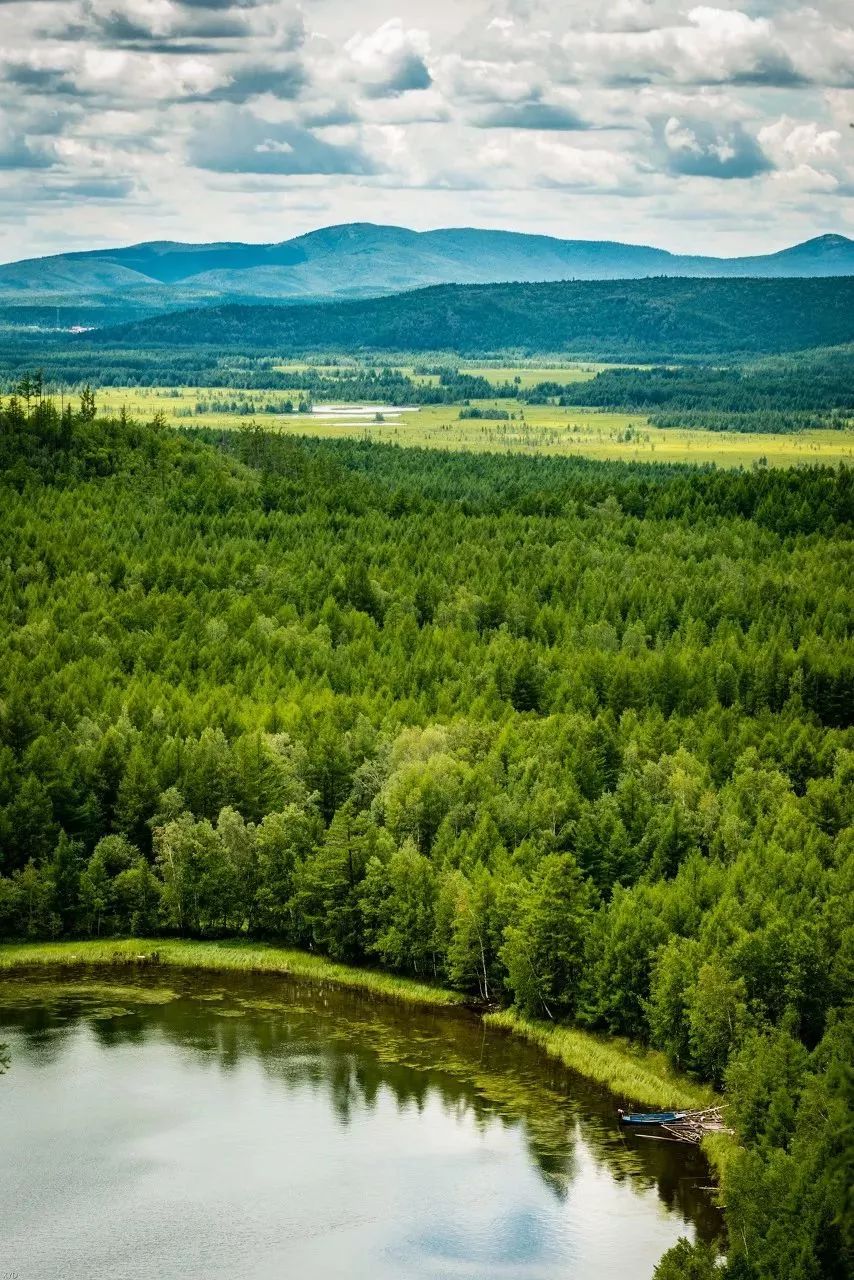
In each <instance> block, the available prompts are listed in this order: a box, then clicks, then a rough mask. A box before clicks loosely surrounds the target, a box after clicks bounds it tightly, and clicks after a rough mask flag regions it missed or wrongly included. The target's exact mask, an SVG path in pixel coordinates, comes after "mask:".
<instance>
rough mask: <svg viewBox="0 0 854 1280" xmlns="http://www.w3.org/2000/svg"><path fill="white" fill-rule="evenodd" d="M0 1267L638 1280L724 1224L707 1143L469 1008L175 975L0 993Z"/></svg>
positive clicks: (70, 1275) (183, 1279)
mask: <svg viewBox="0 0 854 1280" xmlns="http://www.w3.org/2000/svg"><path fill="white" fill-rule="evenodd" d="M0 1040H2V1041H5V1042H6V1044H7V1045H8V1047H9V1051H10V1056H11V1063H10V1069H9V1071H8V1072H7V1074H6V1075H5V1076H3V1078H2V1079H0V1117H1V1118H2V1132H3V1160H2V1168H0V1204H2V1213H3V1218H4V1225H3V1230H2V1232H0V1251H2V1256H0V1272H3V1273H4V1274H6V1275H8V1274H9V1273H11V1272H14V1273H16V1275H17V1277H18V1278H19V1280H59V1278H62V1280H78V1278H80V1280H83V1278H84V1277H85V1278H86V1280H101V1278H102V1277H110V1278H111V1280H112V1278H113V1277H115V1278H116V1280H132V1278H136V1277H145V1278H146V1280H152V1278H154V1277H157V1278H160V1277H163V1278H164V1280H190V1278H192V1280H196V1278H198V1280H202V1278H204V1280H212V1278H214V1277H232V1278H237V1280H244V1278H245V1280H268V1278H269V1280H274V1278H275V1280H283V1278H291V1277H292V1278H293V1280H338V1278H339V1277H340V1278H341V1280H344V1278H345V1277H346V1278H347V1280H446V1278H448V1280H450V1278H451V1277H453V1278H454V1280H457V1278H462V1277H464V1278H465V1280H493V1278H498V1277H502V1278H503V1277H507V1278H511V1277H512V1280H556V1278H557V1277H562V1278H566V1277H572V1278H573V1280H587V1278H588V1277H589V1278H590V1280H594V1278H595V1280H612V1278H613V1280H617V1278H619V1280H632V1278H633V1277H649V1276H651V1275H652V1271H653V1268H654V1266H655V1263H656V1261H657V1260H658V1258H659V1257H660V1255H661V1254H662V1253H663V1252H664V1250H665V1249H666V1248H667V1247H668V1246H669V1245H671V1244H672V1243H674V1242H675V1241H676V1239H677V1238H678V1237H679V1236H680V1235H688V1236H694V1235H695V1234H699V1235H701V1236H702V1237H703V1238H711V1237H713V1236H714V1235H716V1234H717V1232H718V1231H719V1230H720V1217H719V1215H718V1212H717V1211H716V1210H715V1208H714V1207H713V1204H712V1199H711V1195H710V1193H709V1192H708V1190H707V1184H708V1182H709V1180H710V1178H709V1172H708V1168H707V1166H706V1165H705V1162H704V1160H703V1158H702V1157H701V1156H700V1154H699V1153H698V1152H696V1151H695V1150H693V1149H690V1148H683V1147H681V1146H678V1145H673V1144H668V1143H663V1142H652V1141H643V1140H642V1139H640V1138H637V1137H632V1136H630V1135H627V1134H624V1133H622V1132H621V1131H620V1128H619V1126H618V1125H617V1123H616V1114H615V1107H616V1103H615V1100H614V1099H613V1098H612V1097H610V1096H609V1095H608V1094H607V1093H605V1092H604V1091H602V1090H600V1089H598V1088H596V1087H595V1086H592V1085H591V1084H589V1083H588V1082H586V1081H584V1080H583V1079H581V1078H580V1077H578V1076H576V1075H574V1074H573V1073H571V1072H569V1071H567V1070H566V1069H565V1068H563V1067H561V1066H560V1065H559V1064H556V1063H554V1062H552V1061H550V1060H549V1059H547V1058H545V1057H544V1056H542V1055H541V1054H540V1053H539V1052H538V1051H537V1050H536V1049H534V1048H533V1047H532V1046H529V1045H526V1044H523V1043H521V1042H519V1041H517V1040H514V1039H513V1038H511V1037H510V1036H508V1035H506V1034H505V1033H503V1032H500V1031H498V1030H492V1031H489V1030H485V1029H484V1025H483V1023H482V1022H481V1021H480V1020H479V1019H478V1018H477V1017H475V1015H473V1014H469V1013H467V1012H465V1011H457V1010H436V1009H423V1008H414V1007H411V1006H406V1005H399V1004H390V1003H384V1002H380V1001H378V1000H376V999H375V998H373V997H370V996H367V995H361V994H359V993H354V992H351V991H347V992H342V991H338V990H335V989H331V988H329V987H325V986H321V985H317V984H306V983H304V982H301V981H298V980H291V979H283V978H281V977H272V976H261V975H259V976H254V975H242V974H241V975H233V974H232V975H218V974H217V975H211V974H206V975H197V974H187V973H183V972H177V971H174V970H168V971H167V970H140V971H138V972H137V971H134V970H122V971H116V972H113V971H104V970H100V971H95V970H90V971H88V972H85V973H84V972H81V973H75V974H74V975H73V976H69V974H68V973H63V974H58V973H56V974H45V973H44V972H40V973H39V974H38V975H35V974H26V973H24V974H20V975H15V976H10V977H4V978H3V980H2V982H0Z"/></svg>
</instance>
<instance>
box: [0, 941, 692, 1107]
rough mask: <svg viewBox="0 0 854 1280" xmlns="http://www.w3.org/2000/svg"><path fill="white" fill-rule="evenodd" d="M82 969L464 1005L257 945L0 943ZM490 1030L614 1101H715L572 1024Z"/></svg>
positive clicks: (648, 1058) (511, 1019)
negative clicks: (308, 984) (254, 978)
mask: <svg viewBox="0 0 854 1280" xmlns="http://www.w3.org/2000/svg"><path fill="white" fill-rule="evenodd" d="M83 965H104V966H112V967H130V966H137V965H157V966H162V967H165V968H177V969H202V970H207V971H209V972H213V973H225V972H243V973H268V974H282V975H289V976H293V977H299V978H306V979H309V980H311V981H314V982H328V983H332V984H334V985H335V986H337V987H344V988H350V989H354V990H361V991H367V992H370V993H372V994H374V995H377V996H379V997H381V998H382V999H384V1000H395V1001H400V1002H405V1003H407V1004H415V1005H428V1006H445V1007H449V1006H454V1005H457V1006H458V1005H461V1004H463V997H462V996H461V995H460V994H459V993H458V992H456V991H449V990H447V989H446V988H443V987H439V986H434V985H431V984H430V983H423V982H416V981H414V980H413V979H411V978H399V977H395V976H394V975H392V974H388V973H378V972H377V971H376V970H373V969H356V968H352V967H351V966H348V965H342V964H336V963H334V962H333V961H331V960H326V959H324V958H323V957H321V956H316V955H312V954H310V953H309V952H305V951H295V950H291V949H285V948H282V947H275V946H270V945H266V944H264V943H258V942H243V941H226V942H196V941H186V940H166V939H162V938H130V939H115V940H109V941H95V942H93V941H81V942H39V943H4V944H0V979H2V974H3V973H4V972H6V973H11V972H13V971H15V970H22V969H27V968H45V969H48V968H50V969H55V968H79V967H80V966H83ZM484 1018H485V1022H486V1024H487V1025H488V1026H489V1027H494V1028H498V1029H501V1030H503V1031H506V1032H508V1033H509V1034H513V1035H518V1036H521V1037H522V1038H523V1039H525V1040H528V1041H529V1042H531V1043H532V1044H535V1045H537V1046H538V1047H539V1048H540V1049H541V1050H542V1051H543V1052H544V1053H546V1054H548V1055H549V1056H550V1057H553V1058H556V1059H558V1060H559V1061H560V1062H562V1063H563V1064H564V1065H565V1066H567V1067H569V1068H570V1069H571V1070H573V1071H577V1072H578V1073H579V1075H583V1076H585V1077H586V1078H587V1079H589V1080H593V1081H595V1082H596V1083H597V1084H601V1085H604V1086H605V1087H606V1088H607V1089H609V1090H610V1091H611V1092H612V1093H614V1094H615V1095H616V1096H618V1097H620V1098H623V1099H631V1100H632V1101H634V1102H637V1103H640V1104H642V1105H647V1106H652V1107H661V1106H679V1107H683V1106H684V1107H688V1106H702V1105H704V1104H707V1103H708V1102H710V1101H711V1100H713V1096H714V1095H713V1094H712V1093H711V1091H710V1090H709V1089H708V1088H704V1087H703V1086H701V1085H697V1084H695V1083H694V1082H693V1081H691V1080H689V1079H688V1078H687V1077H685V1076H680V1075H678V1074H677V1073H675V1072H673V1071H672V1070H671V1069H670V1067H669V1066H668V1064H667V1062H666V1060H665V1058H664V1056H663V1054H660V1053H656V1052H654V1051H651V1050H646V1049H642V1048H639V1047H638V1046H636V1045H633V1044H631V1043H630V1042H629V1041H627V1040H618V1039H608V1038H606V1037H604V1036H595V1035H592V1034H590V1033H589V1032H586V1031H579V1030H576V1029H574V1028H572V1027H559V1026H552V1025H550V1024H547V1023H542V1022H532V1021H530V1020H528V1019H526V1018H523V1017H522V1016H520V1015H519V1014H517V1013H514V1012H512V1011H510V1010H507V1011H502V1012H498V1013H488V1014H486V1015H485V1016H484Z"/></svg>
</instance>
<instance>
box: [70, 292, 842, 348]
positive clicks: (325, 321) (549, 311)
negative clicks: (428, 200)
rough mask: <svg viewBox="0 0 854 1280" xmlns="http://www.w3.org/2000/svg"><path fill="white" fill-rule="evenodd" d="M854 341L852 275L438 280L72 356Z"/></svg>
mask: <svg viewBox="0 0 854 1280" xmlns="http://www.w3.org/2000/svg"><path fill="white" fill-rule="evenodd" d="M850 342H854V277H843V278H827V279H808V280H804V279H799V280H753V279H745V280H733V279H730V280H697V279H690V280H685V279H682V280H667V279H663V278H661V277H659V278H657V279H653V280H576V281H557V282H549V283H544V284H527V283H524V284H490V285H433V286H430V287H429V288H426V289H417V290H410V291H408V292H405V293H399V294H395V295H393V296H391V297H383V298H362V299H350V300H346V301H341V300H330V301H327V302H323V303H316V304H313V305H306V306H302V307H293V306H281V305H272V306H271V305H245V304H235V303H227V304H224V305H221V306H213V307H205V308H201V309H196V310H192V311H177V312H171V313H169V314H166V315H160V316H154V317H151V318H149V319H146V320H139V321H136V322H133V323H130V324H125V325H121V326H119V327H117V328H113V329H109V328H107V329H101V330H97V331H96V332H94V333H91V334H83V335H81V336H80V338H79V339H78V340H77V344H76V345H78V344H79V345H78V349H80V350H83V349H86V348H88V349H90V350H91V349H92V348H94V347H101V348H102V349H103V348H106V347H112V348H114V349H119V350H123V351H134V350H145V351H149V350H152V349H155V348H159V349H168V350H171V351H176V350H179V349H187V348H193V347H195V348H198V347H209V348H211V349H214V348H216V349H219V350H231V351H235V352H241V351H242V352H251V351H263V350H268V351H275V352H278V353H279V354H280V355H284V354H297V353H308V352H318V351H322V352H327V353H333V352H341V353H345V352H346V353H354V354H366V353H369V352H404V351H409V352H431V351H435V352H439V351H447V352H454V353H456V354H458V355H476V354H485V353H498V352H519V353H524V354H535V353H563V354H570V355H577V356H594V357H595V356H599V357H601V358H603V359H617V360H620V359H645V358H656V359H658V358H662V357H670V356H673V357H679V356H687V355H692V356H706V357H708V356H712V357H718V356H737V355H760V354H769V355H770V354H777V353H784V352H790V351H803V350H808V349H809V348H812V347H828V346H840V345H841V344H844V343H850Z"/></svg>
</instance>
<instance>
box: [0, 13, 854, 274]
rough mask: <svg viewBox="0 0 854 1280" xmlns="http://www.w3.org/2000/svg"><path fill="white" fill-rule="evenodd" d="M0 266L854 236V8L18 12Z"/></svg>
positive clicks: (10, 18)
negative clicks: (326, 233) (160, 248)
mask: <svg viewBox="0 0 854 1280" xmlns="http://www.w3.org/2000/svg"><path fill="white" fill-rule="evenodd" d="M0 33H2V34H0V79H2V81H3V82H4V83H3V84H2V85H0V261H12V260H15V259H17V258H23V257H30V256H37V255H41V254H45V253H60V252H63V251H66V250H69V249H87V248H97V247H103V246H107V245H118V244H131V243H136V242H139V241H143V240H185V241H192V242H195V243H200V242H205V243H207V242H211V241H216V240H246V241H254V242H267V241H280V240H285V239H288V238H290V237H291V236H294V235H299V234H301V233H302V232H305V231H309V230H312V229H314V228H316V227H320V226H327V225H330V224H334V223H341V222H353V221H364V222H380V223H394V224H398V225H403V226H409V227H414V228H416V229H426V228H429V227H440V226H480V227H505V228H511V229H514V230H521V231H533V232H539V233H545V234H549V235H556V236H561V237H564V238H569V239H574V238H578V239H616V240H625V241H631V242H634V243H643V244H655V245H660V246H662V247H664V248H667V249H671V250H674V251H681V252H685V251H690V252H701V253H720V254H735V253H751V252H768V251H773V250H775V249H778V248H782V247H783V246H785V245H787V244H791V243H794V242H796V241H799V240H803V239H807V238H809V237H810V236H814V235H819V234H822V233H825V232H839V233H842V234H847V235H852V236H854V200H852V197H854V3H851V0H818V2H817V3H813V4H809V5H807V4H802V3H800V2H799V0H738V2H737V3H732V4H730V3H727V0H714V2H713V3H710V4H699V5H697V4H691V3H679V2H678V0H542V2H540V0H305V2H304V3H303V4H302V5H297V4H293V3H290V0H0Z"/></svg>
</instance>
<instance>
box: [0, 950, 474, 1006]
mask: <svg viewBox="0 0 854 1280" xmlns="http://www.w3.org/2000/svg"><path fill="white" fill-rule="evenodd" d="M149 964H156V965H162V966H165V967H167V968H179V969H207V970H209V971H211V972H215V973H216V972H218V973H226V972H229V973H230V972H234V971H236V972H241V973H279V974H287V975H289V976H291V977H295V978H309V979H311V980H312V981H313V982H329V983H334V985H335V986H337V987H349V988H352V989H358V990H362V991H370V992H373V993H374V994H376V995H379V996H382V997H383V999H386V1000H397V1001H404V1002H406V1003H409V1004H420V1005H458V1004H462V1003H463V996H461V995H460V994H459V993H458V992H456V991H448V990H446V989H445V988H443V987H439V986H433V985H431V984H430V983H427V982H417V981H415V980H414V979H412V978H399V977H396V976H395V975H394V974H390V973H380V972H378V971H377V970H375V969H356V968H353V967H352V966H350V965H345V964H337V963H335V961H333V960H327V959H326V958H325V957H323V956H316V955H312V953H311V952H308V951H295V950H290V949H287V948H284V947H275V946H271V945H267V944H265V943H262V942H242V941H240V940H235V941H225V942H196V941H187V940H172V939H168V940H164V939H162V938H130V939H111V940H108V941H86V942H38V943H4V944H2V945H0V973H2V971H3V970H12V969H22V968H26V967H29V966H32V967H36V966H45V967H48V966H59V967H62V968H72V967H75V966H79V965H119V966H120V965H149Z"/></svg>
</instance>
